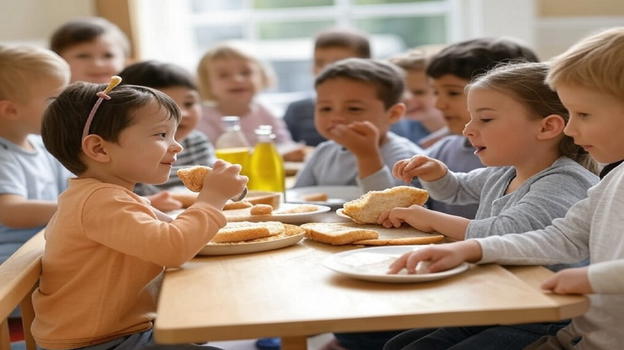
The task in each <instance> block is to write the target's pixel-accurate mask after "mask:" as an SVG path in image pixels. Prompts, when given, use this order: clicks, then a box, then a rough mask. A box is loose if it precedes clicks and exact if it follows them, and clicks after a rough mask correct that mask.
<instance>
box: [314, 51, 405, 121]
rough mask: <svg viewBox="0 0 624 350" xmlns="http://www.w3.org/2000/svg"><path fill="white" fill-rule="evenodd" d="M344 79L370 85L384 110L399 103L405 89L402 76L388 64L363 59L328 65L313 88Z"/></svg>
mask: <svg viewBox="0 0 624 350" xmlns="http://www.w3.org/2000/svg"><path fill="white" fill-rule="evenodd" d="M336 78H344V79H350V80H355V81H361V82H363V83H367V84H371V85H372V86H374V87H375V90H377V97H378V98H379V99H380V100H381V101H382V102H383V103H384V107H385V108H386V109H388V108H390V107H392V106H394V105H395V104H397V103H399V102H401V97H402V96H403V90H404V88H405V83H404V82H403V80H404V74H403V72H402V71H401V69H400V68H399V67H397V66H395V65H394V64H392V63H390V62H384V61H379V60H372V59H364V58H347V59H344V60H340V61H338V62H335V63H332V64H330V65H328V66H327V67H326V68H325V69H323V71H322V72H321V73H319V75H318V76H317V77H316V80H315V82H314V87H318V86H319V85H320V84H322V83H324V82H325V81H327V80H331V79H336Z"/></svg>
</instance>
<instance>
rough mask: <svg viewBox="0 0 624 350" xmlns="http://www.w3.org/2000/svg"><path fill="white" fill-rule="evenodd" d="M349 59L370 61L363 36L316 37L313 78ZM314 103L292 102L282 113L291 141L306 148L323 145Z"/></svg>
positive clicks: (329, 33)
mask: <svg viewBox="0 0 624 350" xmlns="http://www.w3.org/2000/svg"><path fill="white" fill-rule="evenodd" d="M351 57H358V58H370V57H371V49H370V43H369V42H368V38H367V37H366V35H364V34H363V33H360V32H357V31H354V30H351V29H345V28H331V29H327V30H324V31H322V32H320V33H318V34H317V35H316V38H314V62H313V65H312V68H313V73H314V76H317V75H318V74H319V73H320V72H321V71H322V70H323V68H325V66H326V65H328V64H330V63H333V62H336V61H339V60H343V59H345V58H351ZM315 100H316V99H315V98H314V96H311V97H307V98H304V99H301V100H299V101H295V102H293V103H291V104H289V105H288V107H287V108H286V112H285V113H284V122H286V125H287V126H288V130H289V131H290V135H291V136H292V138H293V140H295V141H296V142H303V143H305V144H306V145H308V146H317V145H318V144H319V143H321V142H323V141H325V138H324V137H323V136H321V135H320V134H319V132H318V131H317V130H316V127H315V126H314V102H315Z"/></svg>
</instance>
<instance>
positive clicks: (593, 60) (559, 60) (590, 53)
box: [546, 27, 624, 98]
mask: <svg viewBox="0 0 624 350" xmlns="http://www.w3.org/2000/svg"><path fill="white" fill-rule="evenodd" d="M623 52H624V27H616V28H611V29H608V30H605V31H603V32H600V33H597V34H594V35H592V36H589V37H586V38H584V39H582V40H581V41H579V42H578V43H576V44H574V45H573V46H572V47H570V48H569V49H568V50H567V51H566V52H564V53H562V54H561V55H559V56H557V57H555V58H553V59H552V61H551V63H550V71H549V72H548V76H547V77H546V83H547V84H548V85H549V86H550V87H551V88H553V89H554V88H555V87H556V85H559V84H575V85H579V86H583V87H586V88H590V89H595V90H598V91H600V92H603V93H607V94H609V95H612V96H615V97H618V98H622V97H624V79H622V77H624V61H623V60H622V53H623Z"/></svg>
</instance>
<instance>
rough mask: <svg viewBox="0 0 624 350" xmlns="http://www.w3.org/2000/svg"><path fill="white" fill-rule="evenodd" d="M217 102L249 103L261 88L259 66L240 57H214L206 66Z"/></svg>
mask: <svg viewBox="0 0 624 350" xmlns="http://www.w3.org/2000/svg"><path fill="white" fill-rule="evenodd" d="M208 71H209V74H210V87H211V89H212V94H213V95H214V96H215V97H216V99H217V101H218V102H220V103H221V102H225V103H242V104H249V103H251V101H252V100H253V97H254V96H255V95H256V93H257V92H259V91H260V90H261V89H262V74H261V72H260V67H258V65H257V64H255V63H254V62H250V61H248V60H245V59H242V58H228V59H221V58H219V59H215V60H212V62H210V67H209V68H208Z"/></svg>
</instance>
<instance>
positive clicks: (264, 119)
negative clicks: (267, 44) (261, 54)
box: [197, 44, 304, 161]
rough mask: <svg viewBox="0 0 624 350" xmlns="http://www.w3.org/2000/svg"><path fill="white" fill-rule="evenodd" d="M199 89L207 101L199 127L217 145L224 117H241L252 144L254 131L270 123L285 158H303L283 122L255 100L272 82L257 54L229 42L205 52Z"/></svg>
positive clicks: (254, 141) (254, 137)
mask: <svg viewBox="0 0 624 350" xmlns="http://www.w3.org/2000/svg"><path fill="white" fill-rule="evenodd" d="M197 74H198V82H199V92H200V94H201V97H202V98H203V100H204V101H206V102H208V103H209V104H208V105H205V106H204V107H203V110H202V114H203V117H202V119H201V120H200V121H199V124H198V125H197V130H199V131H201V132H203V133H204V134H206V136H208V139H209V140H211V141H212V142H214V143H215V144H217V141H218V139H219V136H221V134H223V132H225V127H224V126H223V124H222V122H221V117H223V116H228V115H234V116H238V117H240V128H241V131H242V132H243V134H244V135H245V138H246V139H247V141H248V142H249V143H250V145H251V146H253V145H255V144H256V142H257V141H258V140H257V136H256V134H255V130H256V128H257V127H258V126H260V125H271V126H272V127H273V132H274V133H275V143H276V145H277V146H278V148H279V149H280V151H281V153H282V155H283V156H284V159H285V160H291V161H301V160H303V156H304V153H303V148H302V147H300V146H297V145H296V144H295V143H294V142H293V140H292V139H291V137H290V133H289V132H288V129H287V128H286V125H285V124H284V121H282V120H281V119H279V118H277V117H275V116H274V115H273V114H272V113H271V112H270V111H269V110H268V109H267V108H266V107H264V106H263V105H262V104H260V103H259V102H258V101H256V100H255V97H256V95H257V94H258V93H259V92H260V91H261V90H262V89H265V88H267V87H268V86H269V85H270V83H271V78H270V75H269V71H268V68H266V67H265V66H263V65H262V64H261V62H260V61H259V60H258V59H256V58H255V57H253V56H251V55H249V54H247V53H246V52H244V51H242V50H240V49H238V48H236V47H234V46H230V45H226V44H222V45H219V46H216V47H214V48H212V49H210V50H208V52H206V53H205V54H204V56H203V57H202V59H201V60H200V62H199V65H198V67H197Z"/></svg>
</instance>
